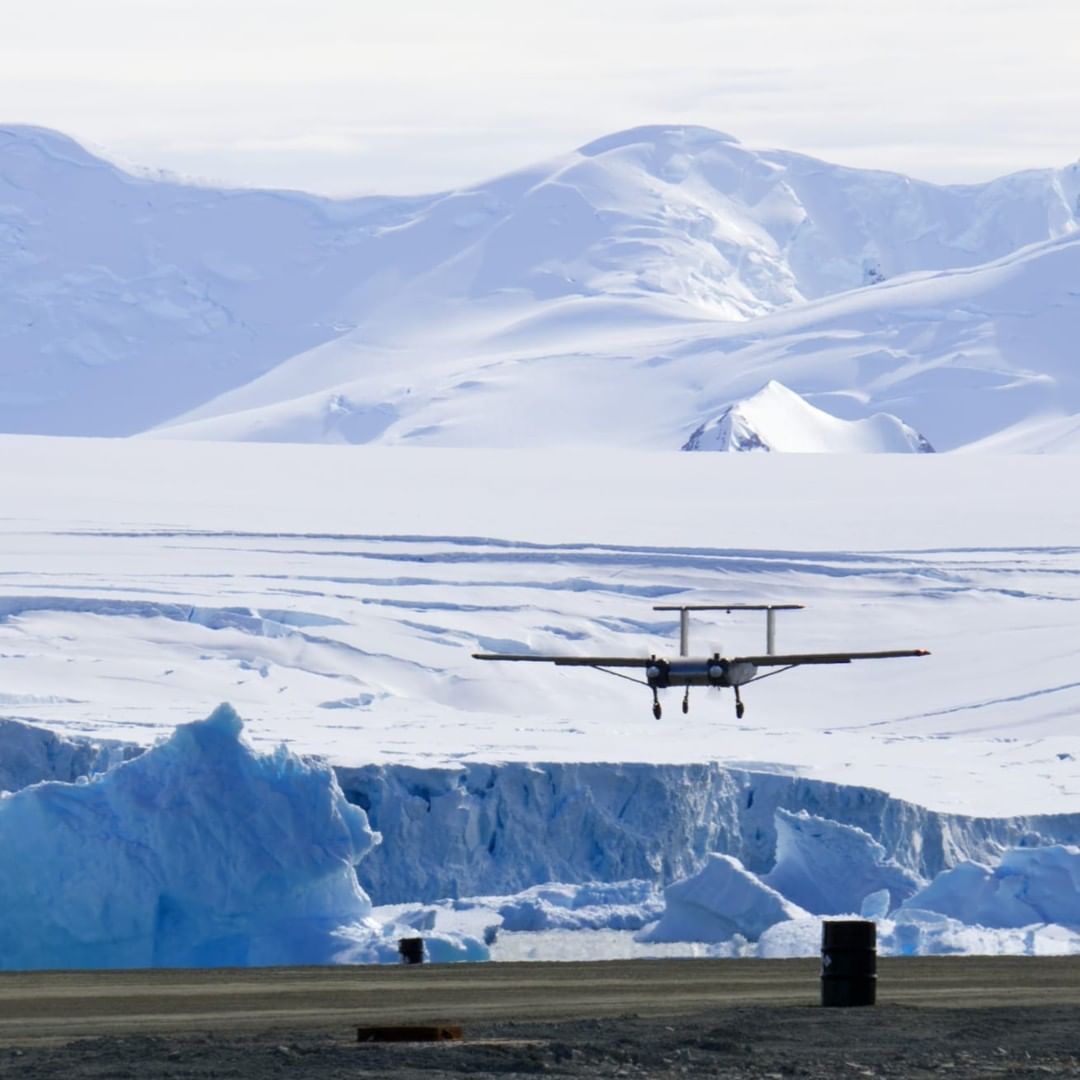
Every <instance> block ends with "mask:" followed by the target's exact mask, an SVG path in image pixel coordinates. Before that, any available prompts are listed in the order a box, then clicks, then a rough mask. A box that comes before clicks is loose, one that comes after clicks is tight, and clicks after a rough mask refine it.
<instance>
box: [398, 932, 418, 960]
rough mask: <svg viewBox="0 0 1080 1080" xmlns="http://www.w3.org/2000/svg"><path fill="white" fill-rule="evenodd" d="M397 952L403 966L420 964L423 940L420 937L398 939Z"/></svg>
mask: <svg viewBox="0 0 1080 1080" xmlns="http://www.w3.org/2000/svg"><path fill="white" fill-rule="evenodd" d="M397 948H398V952H399V953H400V954H401V962H402V963H403V964H422V963H423V962H424V939H423V938H422V937H403V938H398V943H397Z"/></svg>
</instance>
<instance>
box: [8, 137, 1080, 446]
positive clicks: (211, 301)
mask: <svg viewBox="0 0 1080 1080" xmlns="http://www.w3.org/2000/svg"><path fill="white" fill-rule="evenodd" d="M1078 202H1080V165H1074V166H1071V167H1069V168H1066V169H1061V170H1042V171H1034V172H1027V173H1023V174H1017V175H1015V176H1010V177H1005V178H1003V179H1001V180H997V181H994V182H992V183H988V184H981V185H971V186H959V187H957V186H954V187H939V186H935V185H932V184H925V183H920V182H917V181H914V180H910V179H908V178H906V177H902V176H898V175H894V174H889V173H882V172H870V171H862V170H855V169H846V168H841V167H838V166H833V165H829V164H827V163H824V162H820V161H815V160H814V159H811V158H807V157H804V156H801V155H797V154H791V153H785V152H782V151H759V150H752V149H749V148H746V147H744V146H742V145H741V144H739V143H738V142H737V141H736V140H734V139H733V138H731V137H730V136H726V135H723V134H720V133H718V132H714V131H710V130H707V129H702V128H678V127H677V128H664V127H652V128H639V129H634V130H631V131H627V132H622V133H619V134H616V135H612V136H609V137H607V138H604V139H600V140H598V141H596V142H594V143H591V144H589V145H587V146H585V147H582V148H581V149H580V150H577V151H574V152H572V153H569V154H566V155H564V156H562V157H560V158H557V159H555V160H552V161H548V162H543V163H540V164H538V165H535V166H532V167H529V168H527V169H523V170H521V171H518V172H515V173H511V174H509V175H506V176H502V177H499V178H496V179H494V180H492V181H489V182H486V183H483V184H479V185H476V186H474V187H472V188H467V189H463V190H460V191H455V192H448V193H441V194H436V195H431V196H425V197H416V198H366V199H358V200H345V201H333V200H328V199H322V198H316V197H313V196H308V195H303V194H299V193H289V192H260V191H219V190H214V189H212V188H208V187H203V186H194V185H190V184H183V183H178V182H176V181H175V180H173V179H169V178H159V177H149V176H145V175H144V176H131V175H129V174H127V173H124V172H123V171H121V170H119V169H117V168H115V167H114V166H112V165H110V164H107V163H106V162H104V161H102V160H100V159H98V158H95V157H93V156H92V155H90V154H89V153H87V152H86V151H85V150H83V149H82V148H80V147H79V146H77V145H76V144H75V143H73V142H72V141H71V140H69V139H67V138H65V137H64V136H62V135H58V134H56V133H54V132H49V131H44V130H41V129H36V128H23V127H7V128H0V327H2V328H3V329H2V330H0V334H2V337H0V430H4V431H10V432H41V433H63V434H104V435H128V434H134V433H137V432H141V431H145V430H147V429H149V428H155V427H156V428H158V429H159V430H160V431H161V432H162V433H167V434H168V435H170V436H178V437H198V438H232V439H237V438H238V439H271V440H287V441H348V442H370V441H381V442H386V443H398V442H409V443H421V444H423V443H428V444H436V445H477V446H509V445H545V444H547V443H555V442H563V443H574V444H603V445H624V446H635V447H637V446H640V447H661V446H662V447H667V448H671V449H675V448H677V447H678V446H680V445H682V444H683V443H685V442H686V440H687V438H688V436H689V435H690V434H691V433H692V432H693V430H694V429H695V428H696V427H697V426H698V425H699V424H700V423H701V421H702V417H703V416H706V415H708V414H709V413H710V412H715V411H716V410H717V408H718V407H719V406H720V405H721V404H722V403H724V402H730V401H732V400H735V399H737V398H738V397H740V396H745V395H746V394H747V393H750V392H752V391H753V390H755V389H757V388H758V387H760V386H761V384H762V383H763V382H765V381H767V379H768V378H771V377H774V376H777V377H782V379H783V381H784V382H785V384H787V385H789V386H791V387H792V388H793V389H794V390H795V391H797V392H799V393H800V394H803V395H806V396H809V397H810V398H811V400H812V401H813V400H815V399H816V397H817V396H821V395H827V396H828V397H829V398H830V399H835V401H832V400H822V401H820V402H818V403H819V404H826V405H827V407H828V411H830V412H833V413H835V414H837V415H839V414H841V413H842V414H843V415H842V418H843V419H848V420H854V419H863V418H865V417H867V416H869V415H871V414H872V413H874V412H876V411H882V410H885V411H890V412H894V413H896V414H897V415H898V416H899V417H901V419H902V420H903V421H904V422H906V423H910V424H914V425H915V426H916V427H918V428H919V430H921V431H923V432H924V433H925V434H926V435H927V437H928V438H930V439H931V440H932V441H933V442H934V443H935V445H939V444H940V446H941V447H942V448H951V447H954V446H958V445H962V444H964V443H967V442H970V441H972V440H975V439H981V438H986V437H989V436H993V435H995V434H997V433H999V432H1001V431H1002V430H1003V429H1005V428H1009V427H1012V426H1013V425H1015V424H1019V423H1030V422H1031V419H1032V417H1033V416H1034V415H1036V414H1039V413H1041V412H1045V411H1047V410H1048V409H1053V410H1056V411H1057V413H1058V414H1059V415H1072V412H1074V411H1076V408H1077V406H1075V405H1074V404H1073V400H1072V398H1071V397H1070V396H1069V395H1068V394H1067V393H1066V394H1061V393H1058V390H1057V388H1055V387H1054V385H1052V383H1053V380H1054V379H1055V378H1056V377H1057V375H1056V374H1055V372H1056V370H1057V368H1058V367H1060V363H1059V361H1060V359H1061V357H1060V355H1059V354H1060V353H1061V352H1062V351H1063V350H1064V349H1065V344H1064V343H1065V341H1067V340H1068V338H1069V333H1068V331H1069V330H1070V328H1072V329H1075V328H1076V326H1077V322H1078V316H1077V310H1078V303H1080V298H1078V297H1077V295H1076V293H1075V291H1070V290H1069V288H1068V284H1067V283H1068V281H1069V280H1071V279H1070V278H1069V277H1068V276H1067V275H1068V273H1069V267H1068V266H1064V265H1059V264H1061V263H1062V262H1063V261H1064V262H1066V263H1068V262H1070V260H1071V259H1072V258H1074V250H1073V247H1074V246H1073V245H1071V244H1070V238H1072V237H1075V236H1076V235H1077V226H1078V211H1080V206H1078ZM1032 245H1036V246H1035V247H1031V246H1032ZM1029 248H1030V249H1031V250H1030V251H1028V250H1027V249H1029ZM1018 252H1020V253H1021V254H1020V255H1018V254H1017V253H1018ZM1025 252H1026V254H1025ZM1040 253H1042V254H1040ZM1018 258H1022V259H1027V260H1032V261H1034V263H1037V264H1038V268H1039V269H1038V272H1035V271H1034V270H1032V269H1031V268H1030V267H1029V268H1028V270H1027V271H1024V272H1023V275H1024V276H1025V286H1024V288H1023V289H1022V290H1021V291H1020V292H1018V293H1017V294H1015V295H1014V294H1013V292H1012V291H1011V290H1012V283H1011V282H1010V281H1007V280H1006V281H1002V280H1001V279H1002V275H1004V276H1005V277H1006V278H1007V277H1008V274H1009V272H1008V271H998V272H997V276H996V277H995V276H994V274H993V273H990V274H989V276H987V275H985V274H983V272H982V269H981V268H982V267H985V266H986V265H987V264H991V263H994V261H995V260H1001V259H1006V260H1009V259H1012V260H1015V259H1018ZM1044 260H1046V261H1044ZM1051 264H1055V265H1051ZM912 273H920V274H922V275H924V278H923V285H922V286H921V287H916V288H914V289H913V291H907V292H896V291H895V290H896V289H903V288H907V287H908V285H909V281H908V278H906V277H904V275H910V274H912ZM1018 273H1019V271H1018ZM1062 273H1063V274H1065V275H1066V276H1064V277H1058V276H1051V275H1055V274H1062ZM927 274H929V275H931V276H930V277H929V278H926V277H925V275H927ZM935 274H944V277H943V278H942V279H941V283H940V284H935V282H937V281H938V279H937V278H936V277H934V276H933V275H935ZM965 274H973V275H974V276H973V277H972V278H971V280H970V281H968V280H967V278H966V277H965ZM958 281H959V282H961V283H963V284H961V285H959V286H958V285H957V282H958ZM995 282H997V283H998V284H1000V285H1001V288H995ZM1048 287H1049V288H1051V289H1053V291H1054V296H1053V297H1048V296H1046V295H1044V292H1045V290H1046V289H1047V288H1048ZM886 290H887V291H888V299H887V300H883V299H882V298H881V296H879V293H881V292H882V291H886ZM838 293H841V294H843V295H841V296H837V295H836V294H838ZM987 293H989V294H991V295H990V296H989V300H990V306H989V307H986V306H985V305H984V303H983V301H984V299H985V295H984V294H987ZM829 298H832V300H831V301H830V299H829ZM808 301H809V302H810V303H808ZM830 302H831V303H832V304H833V305H834V306H832V307H829V306H828V305H829V303H830ZM822 304H824V305H826V306H824V307H822V306H821V305H822ZM943 305H958V306H956V307H954V306H943ZM792 319H795V320H797V323H793V322H792V321H791V320H792ZM795 334H799V335H801V336H798V337H793V335H795ZM896 341H899V342H900V344H901V345H902V352H901V351H899V350H897V349H896V348H894V343H895V342H896ZM864 344H865V348H863V347H861V346H862V345H864ZM838 345H841V346H842V347H840V348H837V346H838ZM1009 348H1014V351H1015V355H1016V356H1022V357H1023V372H1022V373H1021V375H1020V384H1021V385H1022V386H1023V387H1026V389H1027V390H1030V391H1031V392H1030V393H1027V392H1025V393H1019V394H1018V393H1017V392H1015V388H1014V387H1013V381H1015V380H1011V375H1012V374H1014V373H1008V375H1007V376H1005V375H1002V370H1003V363H1002V356H1001V353H1000V350H1002V349H1006V350H1007V349H1009ZM883 350H884V351H883ZM1048 350H1049V355H1048V354H1047V353H1048ZM958 352H962V353H963V356H962V357H958V355H957V354H958ZM732 354H735V355H732ZM1013 363H1014V361H1013V358H1012V354H1010V355H1007V356H1005V364H1004V367H1005V368H1010V367H1011V366H1012V365H1013ZM748 368H753V369H754V370H748ZM943 368H945V369H950V373H949V374H947V375H946V376H945V377H942V376H941V371H942V369H943ZM871 371H872V372H873V375H872V376H871V375H870V372H871ZM956 372H959V375H958V374H956ZM1010 380H1011V381H1010ZM928 383H933V384H934V387H933V395H932V396H936V397H940V396H941V394H942V393H945V394H946V396H948V394H949V393H952V392H955V394H957V395H960V396H961V397H963V401H960V402H959V403H958V402H957V401H953V400H950V401H949V402H948V404H947V406H946V407H943V408H942V409H939V410H938V411H937V412H936V413H935V412H934V411H933V410H931V409H928V408H924V407H923V406H924V405H925V401H924V400H923V398H924V397H925V396H926V395H924V394H923V392H922V387H923V386H924V384H928ZM998 384H1000V386H1001V388H1006V387H1007V388H1008V392H1006V393H1002V394H997V393H993V394H981V390H982V389H983V388H985V387H993V386H996V385H998ZM898 388H900V389H899V390H898ZM928 392H929V391H928ZM616 401H617V403H618V404H617V405H613V403H614V402H616ZM909 406H910V408H909ZM912 408H913V409H915V412H912V411H911V409H912ZM957 412H959V413H960V414H962V415H963V416H965V417H966V418H967V419H966V420H965V422H964V423H963V424H960V425H957V426H955V427H954V426H952V424H953V420H954V419H955V416H956V414H957ZM941 420H945V421H947V423H946V424H945V426H944V427H943V426H941V424H939V421H941ZM928 421H929V422H928ZM1034 448H1036V449H1038V448H1040V447H1039V446H1036V447H1034Z"/></svg>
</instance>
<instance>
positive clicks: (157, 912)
mask: <svg viewBox="0 0 1080 1080" xmlns="http://www.w3.org/2000/svg"><path fill="white" fill-rule="evenodd" d="M241 726H242V725H241V722H240V720H239V718H238V717H237V716H236V714H235V712H233V710H232V709H231V708H229V707H228V706H224V705H223V706H221V707H220V708H219V709H217V710H216V711H215V712H214V713H213V714H212V715H211V716H210V717H209V718H208V719H206V720H204V721H200V722H198V723H194V724H187V725H184V726H181V727H179V728H177V729H176V731H175V733H174V734H173V735H172V737H171V738H170V739H169V740H168V741H166V742H163V743H161V744H159V745H158V746H156V747H154V748H152V749H151V750H148V751H147V752H146V753H144V754H142V755H141V756H139V757H137V758H135V759H134V760H132V761H128V762H125V763H123V764H120V765H117V766H115V767H114V768H112V769H110V770H109V771H108V772H106V773H104V774H102V775H100V776H98V777H96V778H94V779H91V780H85V779H84V780H83V781H82V782H80V783H75V784H71V783H61V782H56V781H52V782H45V783H40V784H36V785H33V786H30V787H25V788H23V789H22V790H20V791H18V792H16V793H14V794H8V795H5V796H3V797H0V911H2V912H3V918H2V919H0V968H3V969H6V970H19V969H28V968H50V967H95V968H113V967H165V966H219V965H230V966H231V965H246V964H291V963H325V962H328V961H329V960H330V959H332V958H333V956H334V955H335V953H336V952H337V951H338V950H339V949H340V947H341V943H340V941H339V940H338V939H336V938H335V937H334V936H333V932H334V931H335V930H336V929H337V928H338V927H340V926H341V925H342V924H346V923H358V922H362V921H363V920H364V919H365V918H366V917H367V916H368V914H369V913H370V903H369V901H368V898H367V896H366V895H365V894H364V892H363V890H362V889H361V888H360V886H359V885H358V883H357V880H356V874H355V871H354V869H353V866H354V864H355V863H356V862H358V861H359V860H360V859H361V858H362V856H363V855H364V854H365V853H366V852H367V851H368V850H369V849H370V848H371V847H372V845H373V844H374V843H375V841H376V837H375V835H374V834H373V832H372V830H371V829H370V828H369V826H368V822H367V818H366V817H365V815H364V813H363V811H362V810H360V809H358V808H357V807H356V806H353V805H350V804H349V803H348V802H347V801H346V800H345V798H344V796H343V795H342V793H341V789H340V788H339V787H338V785H337V782H336V781H335V779H334V775H333V772H332V771H331V770H330V768H329V767H328V766H326V765H322V764H318V763H314V762H311V761H305V760H302V759H300V758H298V757H297V756H295V755H294V754H292V753H290V752H289V751H287V750H285V749H284V748H281V749H279V750H277V751H275V752H274V753H272V754H256V753H255V752H254V751H252V750H251V749H250V748H249V747H248V746H247V745H246V744H245V743H244V742H243V741H242V740H241V738H240V731H241Z"/></svg>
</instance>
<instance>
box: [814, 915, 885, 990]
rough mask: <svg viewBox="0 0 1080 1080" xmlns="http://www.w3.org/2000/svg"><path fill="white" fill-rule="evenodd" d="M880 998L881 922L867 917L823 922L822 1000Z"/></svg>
mask: <svg viewBox="0 0 1080 1080" xmlns="http://www.w3.org/2000/svg"><path fill="white" fill-rule="evenodd" d="M876 1000H877V926H876V925H875V924H874V923H872V922H869V921H867V920H865V919H834V920H831V921H826V922H823V923H822V924H821V1004H822V1005H841V1006H849V1005H873V1004H874V1002H875V1001H876Z"/></svg>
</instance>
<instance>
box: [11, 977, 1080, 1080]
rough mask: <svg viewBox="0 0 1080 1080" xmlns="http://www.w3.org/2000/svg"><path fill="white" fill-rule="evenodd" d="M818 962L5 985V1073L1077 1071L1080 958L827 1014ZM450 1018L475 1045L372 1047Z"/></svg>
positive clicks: (924, 980)
mask: <svg viewBox="0 0 1080 1080" xmlns="http://www.w3.org/2000/svg"><path fill="white" fill-rule="evenodd" d="M815 970H816V968H815V965H814V964H813V963H810V962H806V961H793V962H792V961H787V962H783V961H781V962H768V961H750V962H746V963H743V962H732V961H726V962H725V961H677V962H674V961H631V962H616V963H607V964H547V965H545V964H523V965H498V964H488V965H477V966H469V967H466V966H463V965H452V966H447V967H441V968H436V967H432V968H430V969H427V970H423V971H421V970H408V969H389V970H388V969H352V970H342V969H295V970H290V969H281V970H276V971H274V970H271V971H264V972H259V971H245V972H235V971H234V972H161V971H156V972H142V973H140V972H111V973H109V972H103V973H97V974H93V973H45V974H39V975H24V976H19V975H0V1077H25V1078H39V1077H63V1078H65V1080H83V1078H91V1077H93V1078H97V1077H109V1078H128V1077H130V1078H132V1080H136V1078H137V1080H143V1078H148V1080H155V1078H159V1077H160V1078H170V1080H186V1078H195V1077H198V1078H210V1077H230V1078H241V1080H247V1078H251V1080H262V1078H270V1077H287V1076H295V1077H303V1078H304V1080H309V1078H310V1080H320V1078H323V1077H361V1078H363V1077H387V1078H400V1080H411V1078H421V1077H429V1078H430V1077H435V1076H458V1075H460V1076H466V1075H467V1076H470V1077H481V1078H483V1077H502V1078H507V1077H516V1076H522V1077H525V1076H536V1075H538V1074H545V1075H550V1076H553V1077H559V1076H565V1077H630V1078H636V1077H654V1076H655V1077H674V1076H714V1077H760V1078H764V1077H772V1078H775V1077H789V1076H801V1077H813V1078H830V1080H832V1078H836V1077H853V1078H855V1077H870V1076H880V1077H909V1076H910V1077H927V1076H935V1077H942V1076H948V1077H980V1078H981V1077H998V1076H1001V1077H1026V1076H1031V1077H1045V1076H1080V962H1077V961H1074V960H1073V959H1056V960H1054V959H1047V960H1043V959H1029V960H1024V959H1002V958H997V959H985V960H979V959H961V958H935V959H928V960H912V961H888V962H883V963H882V982H881V987H880V989H879V1001H880V1002H881V1003H880V1004H879V1005H878V1006H876V1007H873V1008H863V1009H822V1008H820V1007H818V1006H817V1005H815V1004H813V1002H815V1001H816V999H817V993H816V991H817V984H816V978H815ZM431 1021H434V1022H453V1021H457V1022H460V1023H461V1024H463V1026H464V1030H465V1039H464V1041H463V1042H461V1043H442V1044H382V1045H378V1044H376V1045H373V1044H359V1043H358V1042H357V1040H356V1028H357V1025H359V1024H372V1023H395V1022H397V1023H420V1022H431Z"/></svg>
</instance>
